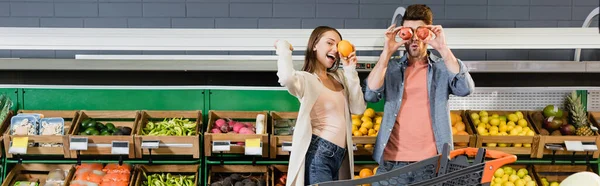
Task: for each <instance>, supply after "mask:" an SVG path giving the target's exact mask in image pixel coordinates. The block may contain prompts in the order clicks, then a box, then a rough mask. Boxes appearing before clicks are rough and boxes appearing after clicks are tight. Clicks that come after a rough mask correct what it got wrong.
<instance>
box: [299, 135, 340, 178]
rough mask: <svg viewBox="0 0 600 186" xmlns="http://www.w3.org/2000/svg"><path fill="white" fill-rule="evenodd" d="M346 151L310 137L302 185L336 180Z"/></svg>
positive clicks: (318, 138) (315, 136)
mask: <svg viewBox="0 0 600 186" xmlns="http://www.w3.org/2000/svg"><path fill="white" fill-rule="evenodd" d="M345 153H346V149H344V148H342V147H340V146H338V145H336V144H333V143H331V142H329V141H327V140H325V139H323V138H321V137H319V136H317V135H314V134H313V135H312V139H311V141H310V146H309V147H308V151H307V152H306V157H305V168H304V170H305V172H304V184H305V185H312V184H317V183H321V182H326V181H335V180H338V174H339V171H340V167H341V166H342V161H343V159H344V155H345Z"/></svg>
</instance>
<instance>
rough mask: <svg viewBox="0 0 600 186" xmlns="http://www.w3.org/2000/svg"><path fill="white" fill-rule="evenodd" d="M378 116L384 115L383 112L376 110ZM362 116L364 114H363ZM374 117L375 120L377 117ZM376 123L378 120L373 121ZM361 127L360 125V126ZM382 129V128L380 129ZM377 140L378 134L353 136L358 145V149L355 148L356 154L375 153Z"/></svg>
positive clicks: (366, 154) (367, 154)
mask: <svg viewBox="0 0 600 186" xmlns="http://www.w3.org/2000/svg"><path fill="white" fill-rule="evenodd" d="M375 114H376V116H375V117H377V116H382V117H383V112H376V113H375ZM361 117H362V116H361ZM375 117H374V118H372V119H373V120H374V119H375ZM375 125H376V122H375V121H373V126H375ZM373 128H374V127H373ZM359 129H360V127H359ZM380 130H381V129H380ZM375 141H377V136H368V135H367V136H354V135H353V136H352V142H353V143H354V144H355V145H356V150H354V156H371V155H373V150H374V148H373V146H375Z"/></svg>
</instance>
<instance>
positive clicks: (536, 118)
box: [528, 111, 600, 158]
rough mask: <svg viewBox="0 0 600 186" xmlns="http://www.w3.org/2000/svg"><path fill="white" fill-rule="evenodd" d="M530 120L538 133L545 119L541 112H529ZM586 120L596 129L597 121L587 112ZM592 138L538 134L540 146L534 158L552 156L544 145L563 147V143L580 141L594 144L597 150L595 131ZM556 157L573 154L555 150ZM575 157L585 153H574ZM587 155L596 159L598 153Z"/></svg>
mask: <svg viewBox="0 0 600 186" xmlns="http://www.w3.org/2000/svg"><path fill="white" fill-rule="evenodd" d="M564 114H567V113H566V112H565V113H564ZM528 115H529V117H530V120H531V121H532V122H533V124H534V125H535V127H536V128H538V131H541V130H542V129H543V123H544V120H545V119H546V118H545V117H544V115H543V113H542V111H530V112H529V114H528ZM588 118H589V121H590V124H591V125H593V126H596V127H598V123H597V121H596V120H595V119H594V116H592V114H591V112H588ZM593 134H594V135H593V136H576V135H573V136H563V135H560V136H555V135H547V134H540V145H539V146H538V150H537V152H536V155H535V157H537V158H543V157H544V156H545V155H552V154H553V152H552V150H550V149H547V148H546V145H549V144H558V145H561V146H563V148H564V143H565V141H581V142H582V143H594V144H595V145H596V147H598V149H600V136H599V135H598V132H597V131H593ZM556 155H573V152H570V151H567V150H566V148H565V150H557V151H556ZM575 155H586V152H575ZM587 155H592V157H593V158H598V155H599V151H593V152H588V153H587Z"/></svg>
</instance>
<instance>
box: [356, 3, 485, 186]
mask: <svg viewBox="0 0 600 186" xmlns="http://www.w3.org/2000/svg"><path fill="white" fill-rule="evenodd" d="M432 22H433V14H432V12H431V9H430V8H429V7H427V6H426V5H411V6H409V7H408V8H407V9H406V12H405V14H404V16H403V18H402V22H401V25H402V26H401V27H398V28H394V27H395V25H392V26H390V28H389V29H388V30H387V31H386V33H385V45H384V50H383V52H382V53H381V55H380V57H379V61H378V62H377V65H375V67H374V68H373V70H372V71H371V73H370V74H369V76H368V77H367V79H366V81H365V82H366V87H365V95H364V96H365V100H366V101H368V102H378V101H380V100H382V99H383V100H385V106H384V116H383V121H382V123H381V129H380V130H379V134H378V136H377V141H376V144H375V149H374V152H373V158H374V159H375V161H377V162H378V163H379V165H380V166H379V168H378V169H377V174H381V173H384V172H388V171H391V170H393V169H397V168H401V167H403V166H406V165H408V164H410V163H412V162H416V161H420V160H423V159H427V158H429V157H432V156H435V155H437V154H438V153H441V151H442V147H443V145H444V144H445V143H448V144H450V146H451V149H452V148H453V145H452V144H453V143H452V129H451V123H450V113H449V108H448V98H449V95H450V94H453V95H456V96H467V95H469V94H471V92H473V90H474V87H475V85H474V82H473V79H472V78H471V75H470V74H469V73H468V71H467V68H466V66H465V65H464V64H463V63H462V61H460V60H458V59H457V58H456V57H455V56H454V54H452V51H450V49H449V48H448V47H447V45H446V38H445V35H444V30H443V29H442V27H441V26H439V25H432ZM420 26H423V27H426V28H428V29H429V30H431V32H430V35H434V36H435V37H429V38H428V39H425V40H420V39H419V38H418V37H417V28H418V27H420ZM401 28H411V29H412V30H413V36H412V38H411V39H408V40H402V39H401V40H402V41H400V42H397V41H396V36H397V35H398V34H399V31H400V29H401ZM402 45H404V47H405V48H406V52H405V53H404V55H403V56H402V57H391V56H392V54H393V53H394V52H396V51H397V50H398V48H400V46H402ZM428 45H429V46H431V47H432V48H433V49H435V50H436V51H438V52H439V53H440V55H441V58H440V57H437V56H435V55H433V54H431V53H430V52H429V51H428V50H427V46H428ZM410 181H414V180H412V179H410Z"/></svg>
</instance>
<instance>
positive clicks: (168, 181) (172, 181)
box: [142, 172, 196, 186]
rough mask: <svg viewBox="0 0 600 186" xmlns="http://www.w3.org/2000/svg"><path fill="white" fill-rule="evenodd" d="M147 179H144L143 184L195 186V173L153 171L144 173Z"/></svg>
mask: <svg viewBox="0 0 600 186" xmlns="http://www.w3.org/2000/svg"><path fill="white" fill-rule="evenodd" d="M143 175H144V178H145V179H146V180H145V181H142V186H154V185H157V186H158V185H165V186H167V185H173V186H193V185H194V181H195V179H196V178H195V177H196V176H195V175H172V174H171V173H167V174H165V173H160V174H158V173H153V174H150V175H147V174H146V173H145V172H144V173H143Z"/></svg>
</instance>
